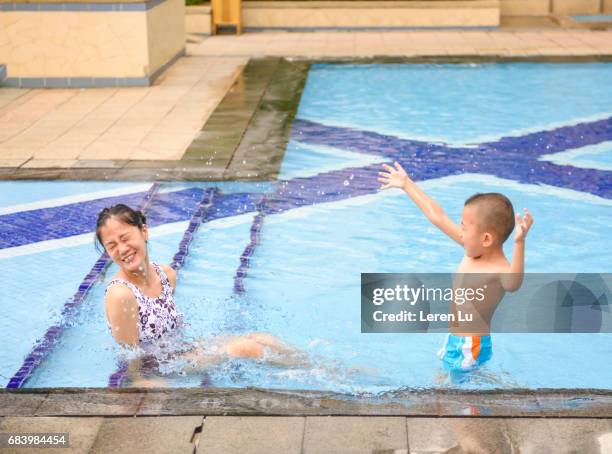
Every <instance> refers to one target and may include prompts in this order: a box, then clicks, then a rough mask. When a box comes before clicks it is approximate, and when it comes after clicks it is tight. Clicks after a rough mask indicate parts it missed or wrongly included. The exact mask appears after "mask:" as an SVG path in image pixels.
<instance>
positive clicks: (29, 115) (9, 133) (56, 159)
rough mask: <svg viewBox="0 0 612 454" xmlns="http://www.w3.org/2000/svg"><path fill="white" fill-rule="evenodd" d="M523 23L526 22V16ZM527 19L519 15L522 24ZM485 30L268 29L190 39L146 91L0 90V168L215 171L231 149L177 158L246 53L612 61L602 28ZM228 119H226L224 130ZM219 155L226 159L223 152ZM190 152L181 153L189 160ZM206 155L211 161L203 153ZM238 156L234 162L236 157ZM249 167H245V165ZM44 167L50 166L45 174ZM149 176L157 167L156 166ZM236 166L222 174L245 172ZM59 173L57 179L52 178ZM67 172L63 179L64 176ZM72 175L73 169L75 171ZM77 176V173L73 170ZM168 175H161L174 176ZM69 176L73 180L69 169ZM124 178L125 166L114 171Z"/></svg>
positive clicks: (36, 174)
mask: <svg viewBox="0 0 612 454" xmlns="http://www.w3.org/2000/svg"><path fill="white" fill-rule="evenodd" d="M532 22H533V21H532ZM529 23H530V22H527V25H529ZM512 24H513V22H512V21H509V25H508V28H502V29H500V30H495V31H478V30H475V31H467V30H465V31H463V30H454V31H434V30H423V31H388V32H363V31H360V32H357V31H356V32H304V33H289V32H269V33H246V34H244V35H241V36H227V35H221V36H214V37H209V38H201V37H200V38H198V37H193V36H191V37H190V38H189V40H188V44H187V56H186V57H184V58H181V59H180V60H179V61H178V62H177V63H176V64H175V65H173V66H172V67H171V68H170V69H169V70H168V71H167V72H166V73H165V74H164V75H163V76H162V77H161V78H160V79H159V80H158V81H157V83H156V85H154V86H152V87H147V88H118V89H73V90H70V89H55V90H25V89H13V88H0V124H2V129H0V174H1V175H3V178H6V175H9V174H12V172H13V171H14V170H15V169H20V171H21V172H20V175H21V176H22V178H61V177H64V178H66V177H70V176H71V175H72V174H70V173H69V172H63V173H62V169H63V170H66V169H89V170H91V172H89V174H88V175H89V178H95V177H97V178H99V179H103V178H111V179H112V178H115V176H113V175H110V176H108V175H105V174H104V173H101V172H99V171H98V170H99V169H106V170H109V169H119V168H124V167H127V168H140V169H143V168H148V169H149V171H148V172H142V171H141V172H140V175H141V176H142V178H149V179H150V178H151V177H152V176H153V177H154V176H155V175H156V173H155V172H152V171H151V169H152V168H160V169H163V167H164V161H166V164H171V163H172V165H171V167H172V168H174V169H176V168H177V167H178V166H180V167H183V168H184V167H189V168H191V169H196V168H198V167H199V168H200V169H205V170H206V172H203V173H202V172H200V173H197V172H196V173H195V175H196V177H200V176H202V177H203V176H205V175H211V179H217V178H213V177H215V175H221V176H223V175H224V174H225V171H226V170H227V169H228V168H229V166H230V163H231V162H232V157H233V155H230V156H224V158H223V159H217V160H216V161H215V162H207V161H208V159H203V158H202V157H201V156H200V158H198V159H199V160H200V162H199V163H198V162H197V160H194V159H191V163H188V164H183V163H179V161H180V160H181V159H184V158H186V157H188V156H186V154H187V153H186V152H187V151H188V149H189V148H190V147H191V148H193V146H194V145H197V146H199V147H200V149H207V148H210V147H211V143H209V142H207V141H206V140H199V141H198V142H197V143H195V142H194V141H196V139H198V138H200V139H201V137H199V136H200V135H201V132H202V130H203V128H204V126H205V124H206V123H207V120H208V119H209V118H210V116H211V114H212V113H213V111H214V110H215V108H216V107H217V106H218V105H219V103H220V102H221V100H222V99H223V98H224V97H225V95H226V93H227V92H228V90H229V89H230V87H231V86H232V84H234V82H235V81H236V80H237V77H238V76H239V74H240V73H241V71H242V69H243V68H244V67H245V65H246V64H247V62H248V61H249V59H252V58H262V57H270V56H272V57H288V58H293V59H310V60H325V59H332V60H333V59H367V58H372V57H379V58H389V57H396V58H404V59H411V58H419V57H442V58H458V57H466V58H498V57H499V58H527V59H530V58H531V59H533V58H535V59H537V58H556V59H565V58H567V59H605V60H610V59H611V58H612V31H610V30H608V31H590V30H571V29H562V28H558V27H557V26H554V24H549V23H547V22H546V21H544V22H542V21H539V22H538V21H536V22H533V26H534V27H538V28H530V27H525V23H524V22H523V23H522V27H518V28H517V27H512ZM231 127H232V125H228V128H231ZM212 146H213V148H214V143H213V144H212ZM226 158H227V159H226ZM189 160H190V159H187V161H189ZM213 161H214V160H213ZM242 161H244V159H241V160H238V161H234V162H242ZM251 167H252V166H251ZM49 169H54V171H53V172H46V171H47V170H49ZM157 173H159V172H157ZM251 173H253V172H252V169H249V168H245V169H236V168H234V169H233V171H232V172H231V173H230V176H233V177H236V176H237V175H247V174H251ZM62 175H63V176H62ZM66 175H68V176H66ZM75 175H76V174H75ZM81 175H82V176H81V177H87V174H86V172H82V174H81ZM175 176H176V175H175V173H172V172H170V173H169V174H168V178H174V177H175ZM72 177H73V178H79V176H78V175H76V176H74V175H72ZM120 177H123V178H129V179H134V178H136V177H137V175H136V174H135V173H134V172H132V173H130V172H127V173H126V172H124V174H118V175H117V176H116V178H120Z"/></svg>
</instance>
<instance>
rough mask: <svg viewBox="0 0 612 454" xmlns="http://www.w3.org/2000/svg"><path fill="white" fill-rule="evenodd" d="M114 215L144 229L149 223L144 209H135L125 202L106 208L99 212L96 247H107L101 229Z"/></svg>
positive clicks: (125, 222) (122, 220)
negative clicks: (103, 242)
mask: <svg viewBox="0 0 612 454" xmlns="http://www.w3.org/2000/svg"><path fill="white" fill-rule="evenodd" d="M113 217H114V218H117V219H118V220H119V221H121V222H123V223H124V224H128V225H133V226H134V227H138V229H139V230H142V228H143V227H144V225H145V224H146V223H147V218H146V217H145V215H144V213H143V212H142V211H140V210H133V209H132V208H130V207H129V206H127V205H124V204H123V203H118V204H117V205H113V206H112V207H110V208H104V209H103V210H102V211H100V213H99V214H98V220H97V221H96V249H98V250H100V246H101V247H102V249H103V250H104V249H105V248H104V245H103V244H102V239H101V238H100V229H101V228H102V226H104V224H106V221H108V220H109V219H110V218H113Z"/></svg>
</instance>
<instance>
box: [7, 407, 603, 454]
mask: <svg viewBox="0 0 612 454" xmlns="http://www.w3.org/2000/svg"><path fill="white" fill-rule="evenodd" d="M0 432H3V433H7V432H8V433H21V432H30V433H32V432H39V433H44V432H68V433H69V443H70V447H69V448H66V449H54V450H53V451H52V452H57V453H63V452H68V453H75V454H77V453H79V454H80V453H99V454H106V453H108V454H115V453H126V454H128V453H129V454H133V453H147V454H158V453H159V454H162V453H168V454H174V453H177V454H180V453H185V454H191V453H196V454H208V453H210V454H234V453H240V454H251V453H252V454H256V453H261V454H291V453H295V454H300V453H302V454H310V453H313V454H323V453H338V454H340V453H347V454H348V453H351V454H357V453H363V454H383V453H389V454H391V453H394V454H400V453H415V454H416V453H418V454H421V453H422V454H425V453H429V454H432V453H453V454H461V453H487V454H489V453H496V454H505V453H518V452H520V453H533V454H546V453H554V454H563V453H568V454H569V453H578V454H605V453H609V452H612V451H611V450H612V420H610V419H571V418H570V419H542V418H520V419H510V418H418V417H408V418H406V417H359V416H309V417H301V416H288V417H283V416H280V417H274V416H255V417H254V416H249V417H242V416H207V417H204V416H164V417H156V418H149V417H138V418H133V417H128V418H126V417H117V418H108V417H107V418H102V417H90V418H75V417H38V418H28V417H5V418H3V419H0ZM0 452H2V453H5V452H6V453H16V454H18V453H26V452H27V453H38V452H40V453H44V452H49V451H48V449H38V450H34V449H24V448H15V449H9V448H4V449H2V448H0Z"/></svg>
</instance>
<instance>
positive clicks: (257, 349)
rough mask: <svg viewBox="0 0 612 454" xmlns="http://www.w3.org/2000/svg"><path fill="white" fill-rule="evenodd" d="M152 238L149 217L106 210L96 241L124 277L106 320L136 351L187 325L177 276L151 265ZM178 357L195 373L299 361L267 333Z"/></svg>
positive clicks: (117, 281) (110, 290)
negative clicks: (214, 365)
mask: <svg viewBox="0 0 612 454" xmlns="http://www.w3.org/2000/svg"><path fill="white" fill-rule="evenodd" d="M148 236H149V232H148V229H147V224H146V218H145V216H144V214H143V213H142V212H140V211H135V210H133V209H131V208H130V207H128V206H126V205H123V204H119V205H115V206H113V207H111V208H105V209H103V210H102V211H101V212H100V214H99V215H98V220H97V223H96V239H97V241H98V242H99V243H100V244H101V245H102V246H103V247H104V249H105V250H106V252H107V253H108V255H109V256H110V258H111V259H112V260H113V262H115V263H116V264H117V265H118V266H119V272H118V273H117V275H116V276H115V277H114V278H113V279H112V280H111V282H110V283H109V284H108V287H107V288H106V295H105V300H104V307H105V312H106V318H107V320H108V324H109V327H110V329H111V334H112V336H113V338H114V339H115V340H116V341H117V342H119V343H120V344H123V345H126V346H131V347H136V346H143V345H144V344H155V343H157V342H160V341H163V339H164V338H165V337H167V336H169V335H171V333H172V332H173V331H174V330H175V329H177V328H178V327H179V326H180V325H181V322H182V315H181V314H180V312H179V311H178V309H177V307H176V304H175V302H174V297H173V293H174V288H175V287H176V272H175V271H174V270H173V269H172V268H171V267H169V266H167V265H158V264H156V263H153V262H151V261H150V260H149V254H148V250H147V240H148ZM202 344H203V345H206V347H202ZM179 355H180V357H181V358H183V359H186V360H188V361H189V363H190V364H191V366H192V367H195V368H198V367H201V366H205V365H207V364H210V363H211V362H214V361H217V360H219V359H221V358H222V357H223V356H231V357H238V358H255V359H262V358H265V359H269V360H271V361H279V359H280V362H282V363H285V364H287V363H295V361H291V358H293V359H294V360H295V359H297V358H298V356H300V355H299V352H298V351H297V350H295V349H293V348H290V347H287V346H285V345H283V344H282V343H281V342H280V341H279V340H278V339H276V338H275V337H274V336H271V335H269V334H265V333H250V334H246V335H243V336H231V337H225V338H218V339H214V340H213V341H212V342H206V343H200V342H198V345H197V346H194V348H191V349H190V350H188V351H187V352H182V353H179ZM284 359H289V360H290V361H284Z"/></svg>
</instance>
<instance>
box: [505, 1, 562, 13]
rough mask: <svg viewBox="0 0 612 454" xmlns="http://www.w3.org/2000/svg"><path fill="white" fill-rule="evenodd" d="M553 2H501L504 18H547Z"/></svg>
mask: <svg viewBox="0 0 612 454" xmlns="http://www.w3.org/2000/svg"><path fill="white" fill-rule="evenodd" d="M550 5H551V0H501V5H500V6H501V14H502V15H503V16H545V15H547V14H549V13H550Z"/></svg>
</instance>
